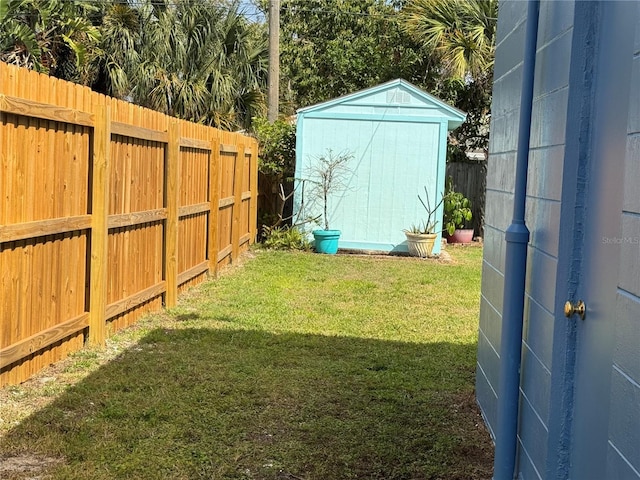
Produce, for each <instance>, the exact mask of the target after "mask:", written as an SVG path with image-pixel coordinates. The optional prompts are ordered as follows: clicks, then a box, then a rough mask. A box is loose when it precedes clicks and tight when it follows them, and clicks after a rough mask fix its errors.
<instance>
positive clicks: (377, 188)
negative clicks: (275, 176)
mask: <svg viewBox="0 0 640 480" xmlns="http://www.w3.org/2000/svg"><path fill="white" fill-rule="evenodd" d="M464 118H465V115H464V113H462V112H460V111H458V110H456V109H454V108H453V107H450V106H449V105H446V104H445V103H443V102H441V101H440V100H438V99H436V98H435V97H432V96H431V95H428V94H426V93H425V92H422V91H420V90H419V89H417V88H416V87H414V86H413V85H411V84H409V83H407V82H404V81H402V80H394V81H392V82H388V83H386V84H383V85H380V86H377V87H374V88H371V89H367V90H363V91H361V92H357V93H355V94H351V95H348V96H346V97H341V98H339V99H335V100H332V101H329V102H326V103H323V104H319V105H314V106H312V107H308V108H304V109H301V110H299V111H298V120H297V145H296V158H297V160H296V178H297V179H305V178H310V177H311V175H310V170H311V168H312V166H313V165H314V164H315V162H317V159H318V158H319V157H320V156H322V155H326V154H327V152H328V150H329V149H330V150H331V151H332V152H333V153H334V154H341V153H347V154H350V155H352V156H353V159H352V161H351V162H350V165H349V166H350V168H351V172H352V173H351V175H350V176H349V179H348V180H349V181H348V188H347V189H346V190H344V191H343V192H341V193H340V194H338V195H336V196H334V197H332V198H331V199H330V202H329V210H330V212H329V217H330V218H329V220H330V222H329V226H330V228H333V229H338V230H341V231H342V237H341V239H340V244H339V246H340V248H350V249H367V250H382V251H406V250H407V247H406V239H405V236H404V233H403V231H402V230H403V229H405V228H409V227H410V226H411V225H412V224H418V223H419V222H420V221H421V220H424V219H425V212H424V209H423V207H422V205H421V204H420V202H419V200H418V194H420V195H421V196H422V197H423V198H424V196H425V194H424V188H425V187H427V190H428V192H429V197H430V202H431V204H432V205H435V204H436V203H437V201H436V199H439V198H440V194H441V193H442V192H444V188H445V167H446V142H447V131H448V130H451V129H453V128H456V127H457V126H458V125H460V124H461V123H462V121H464ZM298 183H299V182H298ZM306 197H307V198H305V199H304V202H305V210H306V215H308V216H312V217H315V216H316V215H318V214H319V213H321V204H320V203H319V202H315V203H314V202H312V198H311V197H310V196H309V195H306ZM301 200H302V199H301V189H300V188H298V189H296V194H295V196H294V209H295V210H296V211H297V210H298V209H299V208H300V205H301V204H302V201H301ZM438 218H439V227H440V228H442V208H440V209H439V211H438ZM439 251H440V242H439V241H437V242H436V248H435V249H434V253H439Z"/></svg>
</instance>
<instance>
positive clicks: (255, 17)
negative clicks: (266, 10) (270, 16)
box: [240, 0, 265, 22]
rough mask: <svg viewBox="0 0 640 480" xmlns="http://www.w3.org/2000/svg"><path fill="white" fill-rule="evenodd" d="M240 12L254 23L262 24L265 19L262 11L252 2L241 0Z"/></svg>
mask: <svg viewBox="0 0 640 480" xmlns="http://www.w3.org/2000/svg"><path fill="white" fill-rule="evenodd" d="M240 11H241V12H243V13H244V14H245V15H246V17H247V18H248V19H249V20H252V21H256V22H261V21H263V20H264V19H265V18H264V15H263V14H262V12H261V11H260V9H258V8H257V7H256V6H255V4H254V3H253V1H252V0H240Z"/></svg>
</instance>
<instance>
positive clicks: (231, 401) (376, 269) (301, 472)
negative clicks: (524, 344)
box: [0, 248, 492, 480]
mask: <svg viewBox="0 0 640 480" xmlns="http://www.w3.org/2000/svg"><path fill="white" fill-rule="evenodd" d="M450 252H451V254H452V257H453V261H452V262H451V263H436V262H431V261H419V260H413V259H404V258H362V257H354V256H321V255H314V254H305V253H286V252H258V253H257V254H256V257H255V258H254V259H253V260H252V261H250V262H247V263H246V265H245V266H244V267H243V268H242V269H237V270H234V271H233V272H231V273H230V274H226V275H224V276H222V277H221V278H220V279H218V280H216V281H213V282H208V283H206V284H203V285H201V286H199V287H197V288H196V289H194V290H192V291H191V292H189V293H188V294H186V295H184V296H183V297H182V298H181V302H180V304H179V306H178V307H176V308H174V309H171V310H170V311H168V312H164V313H162V314H157V315H153V316H150V317H147V318H146V319H144V320H142V321H141V322H140V323H139V324H138V325H136V326H135V327H133V328H130V329H128V330H125V331H123V332H121V333H119V334H118V335H116V336H114V337H113V338H112V339H110V341H109V344H108V348H107V349H106V350H104V351H101V352H96V351H85V352H80V353H78V354H77V355H75V356H74V358H71V359H69V360H68V361H66V362H64V364H61V365H60V366H58V367H57V370H56V371H55V372H54V373H53V374H52V373H51V372H49V373H47V372H45V373H44V374H43V375H44V376H42V375H41V376H39V377H37V378H36V379H34V380H31V381H30V382H27V383H26V384H23V385H21V386H17V387H9V388H7V389H4V390H3V391H2V392H1V395H2V398H0V402H1V401H3V400H4V402H3V406H2V407H0V414H1V415H0V416H1V417H2V420H3V422H4V423H3V424H1V425H0V428H3V430H4V435H3V438H2V440H1V441H0V473H2V474H3V475H0V476H2V478H29V477H28V476H30V477H33V476H34V470H31V471H29V472H26V473H25V472H20V471H17V470H7V471H3V470H2V464H3V459H4V462H5V463H6V462H7V461H8V459H15V458H20V456H25V455H28V456H29V458H32V459H34V458H35V459H38V458H42V459H46V460H47V462H44V461H43V471H46V473H48V474H49V475H51V478H54V479H85V478H92V479H119V478H122V479H169V478H171V479H200V478H202V479H291V480H297V479H305V480H312V479H328V480H330V479H389V480H391V479H481V478H490V477H491V466H492V465H491V462H492V447H491V445H490V440H489V437H488V435H487V433H486V431H485V429H484V427H483V426H482V422H481V419H480V417H479V414H478V411H477V408H476V406H475V402H474V397H473V381H474V368H475V352H476V343H477V337H476V336H477V316H478V304H479V290H480V264H481V255H482V252H481V250H480V249H479V248H457V249H451V250H450ZM80 371H84V372H85V373H84V375H81V374H80V373H79V372H80ZM52 375H55V378H56V381H55V382H51V381H47V382H44V383H43V382H41V381H40V380H39V379H42V378H51V376H52ZM51 383H55V384H56V385H58V388H59V389H60V391H59V392H57V394H56V396H55V398H53V399H51V400H46V399H45V398H46V397H44V392H45V391H50V390H51V387H47V385H50V384H51ZM47 402H48V403H47ZM5 404H6V405H5ZM20 407H22V409H21V408H20ZM24 411H27V412H28V411H31V412H32V414H31V415H30V416H28V417H26V418H23V417H21V416H20V415H21V414H20V413H19V412H24ZM16 419H17V420H16ZM16 422H17V424H16ZM14 463H15V461H14ZM36 463H37V462H36ZM38 474H42V472H38Z"/></svg>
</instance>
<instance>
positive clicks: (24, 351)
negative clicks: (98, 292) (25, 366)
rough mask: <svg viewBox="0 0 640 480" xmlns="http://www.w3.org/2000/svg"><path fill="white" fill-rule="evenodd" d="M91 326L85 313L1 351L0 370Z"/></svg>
mask: <svg viewBox="0 0 640 480" xmlns="http://www.w3.org/2000/svg"><path fill="white" fill-rule="evenodd" d="M87 326H89V314H88V313H83V314H82V315H78V316H77V317H75V318H72V319H70V320H67V321H66V322H63V323H60V324H58V325H56V326H54V327H51V328H48V329H46V330H43V331H41V332H38V333H37V334H35V335H32V336H30V337H28V338H25V339H24V340H20V341H19V342H17V343H15V344H13V345H11V346H9V347H6V348H3V349H2V350H0V368H4V367H6V366H7V365H11V364H12V363H15V362H18V361H20V359H22V358H24V357H26V356H28V355H31V354H33V353H36V352H38V351H40V350H42V349H44V348H46V347H48V346H49V345H51V344H53V343H56V342H58V341H60V340H63V339H64V338H66V337H69V336H70V335H73V334H74V333H77V332H78V331H80V330H84V329H85V328H86V327H87Z"/></svg>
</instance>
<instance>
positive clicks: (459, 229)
mask: <svg viewBox="0 0 640 480" xmlns="http://www.w3.org/2000/svg"><path fill="white" fill-rule="evenodd" d="M471 218H472V213H471V202H470V201H469V199H468V198H467V197H465V196H464V195H463V194H462V193H460V192H456V191H455V190H454V189H453V181H452V180H451V178H449V181H448V182H447V193H446V194H445V196H444V231H445V235H446V236H447V241H448V242H449V243H470V242H471V241H472V240H473V228H464V227H465V226H466V225H467V224H468V222H470V221H471Z"/></svg>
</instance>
